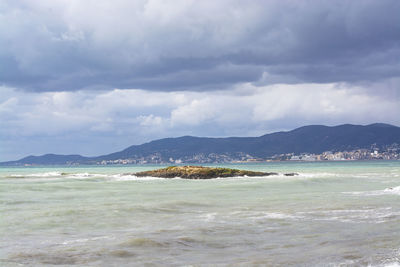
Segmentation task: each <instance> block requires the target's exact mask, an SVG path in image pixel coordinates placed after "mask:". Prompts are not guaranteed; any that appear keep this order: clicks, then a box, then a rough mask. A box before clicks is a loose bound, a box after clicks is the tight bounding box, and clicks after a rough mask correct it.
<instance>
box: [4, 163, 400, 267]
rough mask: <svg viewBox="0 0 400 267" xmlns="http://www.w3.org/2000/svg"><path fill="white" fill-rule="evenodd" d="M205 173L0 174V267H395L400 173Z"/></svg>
mask: <svg viewBox="0 0 400 267" xmlns="http://www.w3.org/2000/svg"><path fill="white" fill-rule="evenodd" d="M209 166H212V167H216V166H218V167H228V168H238V169H245V170H252V171H266V172H278V173H280V175H276V176H269V177H251V178H250V177H241V178H239V177H236V178H217V179H210V180H185V179H180V178H173V179H163V178H151V177H144V178H138V177H136V176H135V175H134V174H133V173H134V172H137V171H144V170H151V169H156V168H159V167H162V166H155V165H141V166H138V165H121V166H77V167H65V166H48V167H12V168H11V167H1V168H0V266H387V267H389V266H400V161H341V162H267V163H251V164H250V163H246V164H219V165H209ZM289 172H296V173H298V174H299V175H298V176H293V177H292V176H284V175H282V173H289Z"/></svg>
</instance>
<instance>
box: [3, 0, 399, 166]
mask: <svg viewBox="0 0 400 267" xmlns="http://www.w3.org/2000/svg"><path fill="white" fill-rule="evenodd" d="M399 13H400V1H398V0H379V1H378V0H374V1H371V0H351V1H350V0H349V1H332V0H326V1H323V0H313V1H307V0H302V1H294V0H292V1H289V0H276V1H274V0H268V1H267V0H260V1H259V0H252V1H245V0H242V1H236V0H219V1H213V0H204V1H195V0H170V1H168V0H163V1H155V0H134V1H131V0H114V1H108V0H87V1H81V0H21V1H14V0H2V1H1V2H0V161H7V160H16V159H19V158H22V157H24V156H28V155H41V154H46V153H56V154H81V155H85V156H95V155H101V154H107V153H111V152H115V151H119V150H121V149H124V148H126V147H128V146H130V145H135V144H142V143H144V142H148V141H151V140H154V139H159V138H165V137H177V136H184V135H193V136H208V137H226V136H260V135H263V134H266V133H271V132H275V131H282V130H292V129H294V128H296V127H300V126H304V125H309V124H324V125H338V124H345V123H351V124H363V125H365V124H370V123H375V122H383V123H389V124H393V125H397V126H399V125H400V16H399Z"/></svg>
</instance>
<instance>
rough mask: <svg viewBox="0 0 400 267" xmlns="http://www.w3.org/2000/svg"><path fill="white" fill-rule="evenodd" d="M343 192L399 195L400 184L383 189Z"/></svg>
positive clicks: (364, 194)
mask: <svg viewBox="0 0 400 267" xmlns="http://www.w3.org/2000/svg"><path fill="white" fill-rule="evenodd" d="M343 194H351V195H360V196H383V195H399V196H400V186H396V187H388V188H385V189H383V190H373V191H354V192H343Z"/></svg>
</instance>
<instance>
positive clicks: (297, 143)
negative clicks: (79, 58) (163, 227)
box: [1, 123, 400, 165]
mask: <svg viewBox="0 0 400 267" xmlns="http://www.w3.org/2000/svg"><path fill="white" fill-rule="evenodd" d="M394 143H397V144H400V127H397V126H393V125H389V124H382V123H375V124H371V125H366V126H362V125H351V124H344V125H339V126H333V127H329V126H323V125H310V126H304V127H300V128H297V129H295V130H292V131H288V132H276V133H271V134H266V135H263V136H260V137H227V138H207V137H193V136H183V137H177V138H165V139H160V140H155V141H151V142H149V143H145V144H142V145H134V146H130V147H128V148H126V149H124V150H122V151H119V152H115V153H111V154H108V155H103V156H98V157H90V158H89V157H82V156H80V155H54V154H47V155H43V156H29V157H26V158H23V159H21V160H18V161H10V162H3V163H1V165H23V164H50V165H54V164H71V163H80V164H90V163H98V162H101V161H112V160H122V159H137V160H142V161H143V159H145V160H146V162H153V163H160V162H169V161H171V159H172V160H176V159H183V161H185V159H186V160H187V161H189V162H196V158H199V159H200V158H204V157H206V158H208V159H209V160H211V161H212V159H218V158H221V157H230V158H231V159H236V158H238V159H239V158H240V157H242V156H243V155H250V156H252V157H256V158H263V159H265V158H268V157H271V156H273V155H277V154H287V153H294V154H300V153H314V154H320V153H322V152H324V151H351V150H355V149H363V148H367V149H369V148H371V146H375V147H376V148H378V149H379V148H381V149H382V148H384V147H386V146H389V145H391V144H394ZM189 159H190V160H189Z"/></svg>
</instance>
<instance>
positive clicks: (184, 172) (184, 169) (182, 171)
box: [135, 166, 297, 179]
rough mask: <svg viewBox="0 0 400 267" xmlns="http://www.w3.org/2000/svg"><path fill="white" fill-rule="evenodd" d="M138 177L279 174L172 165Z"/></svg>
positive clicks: (216, 176) (220, 176)
mask: <svg viewBox="0 0 400 267" xmlns="http://www.w3.org/2000/svg"><path fill="white" fill-rule="evenodd" d="M135 175H136V176H137V177H146V176H150V177H160V178H175V177H180V178H184V179H212V178H224V177H238V176H248V177H254V176H270V175H278V173H276V172H255V171H246V170H238V169H229V168H210V167H203V166H170V167H167V168H163V169H157V170H152V171H143V172H137V173H135ZM284 175H286V176H294V175H297V174H296V173H286V174H284Z"/></svg>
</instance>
